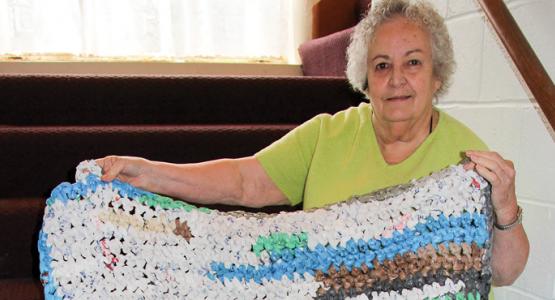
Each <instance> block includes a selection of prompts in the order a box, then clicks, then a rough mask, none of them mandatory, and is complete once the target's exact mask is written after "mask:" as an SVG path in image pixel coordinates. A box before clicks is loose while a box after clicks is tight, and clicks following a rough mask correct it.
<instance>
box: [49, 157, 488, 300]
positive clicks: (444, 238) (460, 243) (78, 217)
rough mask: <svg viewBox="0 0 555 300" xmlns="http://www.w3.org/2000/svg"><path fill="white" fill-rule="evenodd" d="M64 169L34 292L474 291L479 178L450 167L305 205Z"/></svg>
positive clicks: (195, 295) (266, 295) (482, 263)
mask: <svg viewBox="0 0 555 300" xmlns="http://www.w3.org/2000/svg"><path fill="white" fill-rule="evenodd" d="M100 173H101V170H100V168H99V167H98V166H97V165H96V164H95V163H94V161H85V162H82V163H81V164H80V165H79V166H78V167H77V174H76V183H73V184H70V183H62V184H60V185H59V186H58V187H56V188H55V189H54V190H53V191H52V194H51V197H50V198H49V199H48V200H47V201H46V202H47V206H46V208H45V213H44V222H43V227H42V229H41V232H40V235H39V242H38V246H39V253H40V271H41V280H42V282H43V285H44V293H45V298H46V299H66V298H67V299H73V298H75V299H80V298H83V297H92V298H116V297H125V298H141V299H144V298H146V299H152V298H159V297H163V298H177V299H216V298H223V299H283V298H292V299H398V298H406V299H426V298H428V299H487V297H488V293H489V290H490V284H491V265H490V263H491V246H492V244H491V237H492V236H491V235H492V224H493V223H492V221H493V218H492V208H491V200H490V188H489V184H488V183H487V182H486V181H485V180H484V179H483V178H482V177H480V176H479V175H478V174H477V173H475V172H474V171H465V170H464V169H463V167H462V165H456V166H450V167H448V168H446V169H444V170H441V171H439V172H436V173H434V174H431V175H430V176H427V177H424V178H421V179H417V180H413V181H411V182H410V183H408V184H405V185H401V186H396V187H391V188H387V189H384V190H381V191H378V192H374V193H371V194H367V195H362V196H354V197H352V198H351V199H349V200H347V201H345V202H341V203H337V204H334V205H330V206H327V207H324V208H318V209H312V210H310V211H296V212H289V213H279V214H271V215H270V214H265V213H246V212H240V211H235V212H220V211H217V210H210V209H207V208H197V207H195V206H193V205H191V204H188V203H185V202H182V201H178V200H173V199H171V198H168V197H163V196H159V195H156V194H152V193H149V192H146V191H143V190H140V189H137V188H135V187H132V186H131V185H129V184H126V183H123V182H120V181H117V180H115V181H113V182H109V183H108V182H103V181H101V180H100V178H99V176H100Z"/></svg>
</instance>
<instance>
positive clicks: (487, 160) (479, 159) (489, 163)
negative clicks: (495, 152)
mask: <svg viewBox="0 0 555 300" xmlns="http://www.w3.org/2000/svg"><path fill="white" fill-rule="evenodd" d="M468 157H470V160H472V161H473V162H474V163H476V164H477V165H482V166H483V167H486V168H488V169H489V170H491V171H492V172H494V173H496V174H497V175H501V173H503V171H504V170H503V168H502V167H501V166H500V162H499V161H498V160H496V159H495V158H492V156H483V155H478V154H470V155H469V156H468Z"/></svg>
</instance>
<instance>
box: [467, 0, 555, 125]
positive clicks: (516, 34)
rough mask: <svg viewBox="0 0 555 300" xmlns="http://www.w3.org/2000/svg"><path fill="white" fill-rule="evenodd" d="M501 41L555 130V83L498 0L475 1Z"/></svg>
mask: <svg viewBox="0 0 555 300" xmlns="http://www.w3.org/2000/svg"><path fill="white" fill-rule="evenodd" d="M478 2H479V3H480V6H481V7H482V9H483V10H484V12H485V14H486V16H487V18H488V20H489V22H490V23H491V25H492V27H493V28H494V30H495V31H496V32H497V35H498V36H499V38H500V39H501V42H502V43H503V45H504V46H505V49H507V52H508V53H509V55H510V57H511V59H512V60H513V62H514V64H515V65H516V67H517V69H518V71H519V72H520V75H521V76H522V78H523V79H524V81H525V83H526V85H527V86H528V89H529V90H530V92H531V93H532V95H533V96H534V98H535V99H536V101H537V102H538V104H539V106H540V108H541V109H542V111H543V113H544V115H545V117H546V118H547V121H548V122H549V123H550V124H551V128H552V129H555V86H554V85H553V81H551V78H550V77H549V75H548V74H547V72H546V71H545V69H544V67H543V65H542V64H541V62H540V60H539V59H538V57H537V56H536V54H535V53H534V50H533V49H532V47H531V46H530V44H529V43H528V41H527V40H526V37H525V36H524V34H523V33H522V31H521V30H520V28H519V27H518V24H517V23H516V21H515V19H514V18H513V16H512V14H511V12H510V11H509V9H508V8H507V6H506V5H505V3H504V2H503V1H502V0H478Z"/></svg>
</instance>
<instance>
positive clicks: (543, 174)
mask: <svg viewBox="0 0 555 300" xmlns="http://www.w3.org/2000/svg"><path fill="white" fill-rule="evenodd" d="M520 134H521V137H520V142H521V145H520V147H519V148H520V149H521V150H520V157H519V163H520V165H519V170H518V173H517V176H518V177H517V179H518V180H519V186H518V187H517V188H518V192H519V194H520V195H522V196H526V197H529V198H533V199H538V200H541V201H545V202H548V203H551V204H555V197H553V195H555V160H554V159H553V155H554V154H555V141H554V140H553V138H551V136H550V135H549V132H548V131H547V128H546V125H545V124H544V123H543V121H542V120H541V118H540V116H539V115H538V113H537V112H536V110H535V109H534V108H533V107H529V108H528V109H524V110H523V112H522V131H521V133H520ZM553 228H555V227H553ZM553 235H554V236H555V233H554V234H553ZM554 252H555V251H554ZM554 266H555V265H554Z"/></svg>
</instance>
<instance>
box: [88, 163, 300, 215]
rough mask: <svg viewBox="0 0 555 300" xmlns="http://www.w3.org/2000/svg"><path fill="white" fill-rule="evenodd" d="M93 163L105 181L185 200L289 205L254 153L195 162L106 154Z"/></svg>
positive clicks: (260, 205) (252, 205) (214, 202)
mask: <svg viewBox="0 0 555 300" xmlns="http://www.w3.org/2000/svg"><path fill="white" fill-rule="evenodd" d="M96 162H97V163H98V164H99V165H100V166H101V167H102V170H103V174H104V175H103V176H102V180H104V181H112V180H114V179H119V180H121V181H124V182H127V183H129V184H131V185H133V186H136V187H139V188H142V189H144V190H147V191H151V192H154V193H159V194H163V195H167V196H170V197H174V198H179V199H183V200H185V201H190V202H195V203H199V204H227V205H241V206H248V207H262V206H269V205H285V204H289V201H288V200H287V197H286V196H285V195H284V194H283V193H282V192H281V190H280V189H279V188H278V187H277V186H276V185H275V184H274V183H273V181H272V180H271V178H270V177H269V176H268V175H267V174H266V171H264V169H263V168H262V166H261V164H260V163H259V162H258V161H257V160H256V158H255V157H254V156H250V157H245V158H239V159H220V160H213V161H206V162H201V163H195V164H172V163H166V162H157V161H150V160H146V159H144V158H139V157H128V156H107V157H104V158H101V159H97V160H96Z"/></svg>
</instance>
